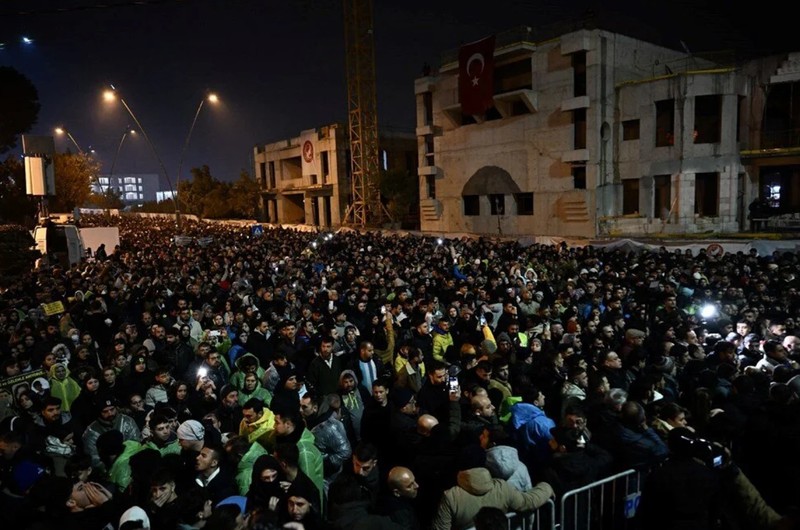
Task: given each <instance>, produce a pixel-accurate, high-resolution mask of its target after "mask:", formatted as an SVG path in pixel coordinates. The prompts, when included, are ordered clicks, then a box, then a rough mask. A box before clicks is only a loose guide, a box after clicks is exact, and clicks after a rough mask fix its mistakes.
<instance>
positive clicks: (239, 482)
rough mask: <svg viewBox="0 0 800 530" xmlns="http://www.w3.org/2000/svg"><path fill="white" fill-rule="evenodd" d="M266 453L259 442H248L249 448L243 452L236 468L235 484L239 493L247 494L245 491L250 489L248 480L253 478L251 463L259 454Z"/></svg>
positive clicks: (254, 461) (253, 462)
mask: <svg viewBox="0 0 800 530" xmlns="http://www.w3.org/2000/svg"><path fill="white" fill-rule="evenodd" d="M267 454H269V453H267V450H266V449H264V447H263V446H262V445H261V444H260V443H258V442H253V443H251V444H250V449H248V450H247V452H246V453H245V454H244V456H243V457H242V460H241V461H240V462H239V465H238V466H237V468H236V486H238V488H239V495H242V496H244V497H246V496H247V492H248V491H250V482H251V481H252V480H253V464H255V463H256V460H258V457H259V456H261V455H267Z"/></svg>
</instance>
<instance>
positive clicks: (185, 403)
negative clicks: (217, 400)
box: [167, 381, 194, 423]
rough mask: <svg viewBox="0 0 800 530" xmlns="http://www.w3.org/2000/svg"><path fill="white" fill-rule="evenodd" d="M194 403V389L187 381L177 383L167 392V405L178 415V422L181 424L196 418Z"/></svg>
mask: <svg viewBox="0 0 800 530" xmlns="http://www.w3.org/2000/svg"><path fill="white" fill-rule="evenodd" d="M193 402H194V400H193V399H192V388H191V387H190V386H189V383H187V382H186V381H175V384H174V385H172V386H171V387H170V388H169V390H167V404H168V405H169V406H170V407H172V408H173V409H174V410H175V411H176V412H177V413H178V421H179V422H181V423H183V422H184V421H186V420H190V419H192V418H193V417H194V414H193V413H192V405H193Z"/></svg>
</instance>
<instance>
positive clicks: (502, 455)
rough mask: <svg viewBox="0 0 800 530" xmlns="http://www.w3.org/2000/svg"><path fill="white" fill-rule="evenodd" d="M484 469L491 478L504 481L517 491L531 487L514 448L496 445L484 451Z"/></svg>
mask: <svg viewBox="0 0 800 530" xmlns="http://www.w3.org/2000/svg"><path fill="white" fill-rule="evenodd" d="M486 467H487V468H488V469H489V472H490V473H491V474H492V477H494V478H499V479H503V480H505V481H506V482H508V484H509V485H510V486H512V487H513V488H514V489H516V490H517V491H528V490H529V489H531V488H532V487H533V484H532V483H531V476H530V474H529V473H528V468H527V467H526V466H524V465H523V464H522V462H520V460H519V454H518V453H517V450H516V448H514V447H511V446H510V445H497V446H495V447H492V448H491V449H489V450H488V451H486Z"/></svg>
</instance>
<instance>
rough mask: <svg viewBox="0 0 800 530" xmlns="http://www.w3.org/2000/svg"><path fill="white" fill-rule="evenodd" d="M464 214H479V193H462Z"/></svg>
mask: <svg viewBox="0 0 800 530" xmlns="http://www.w3.org/2000/svg"><path fill="white" fill-rule="evenodd" d="M463 201H464V215H468V216H475V215H480V214H481V201H480V195H464V197H463Z"/></svg>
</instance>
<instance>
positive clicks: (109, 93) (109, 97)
mask: <svg viewBox="0 0 800 530" xmlns="http://www.w3.org/2000/svg"><path fill="white" fill-rule="evenodd" d="M110 87H111V88H110V89H109V90H106V91H105V92H104V93H103V97H104V98H105V100H106V101H113V100H115V99H119V101H120V103H122V106H123V107H125V110H126V111H127V112H128V115H129V116H130V117H131V119H132V120H133V121H134V123H135V124H136V127H137V128H138V129H139V130H140V131H141V132H142V136H144V139H145V141H146V142H147V145H149V146H150V150H151V151H153V156H155V157H156V160H157V161H158V165H159V166H160V167H161V171H162V172H163V173H164V177H166V179H167V184H168V185H169V189H170V191H171V192H172V200H173V201H174V202H175V222H176V223H177V224H178V229H180V212H179V210H178V201H177V200H176V196H175V188H174V187H173V186H172V179H170V178H169V173H168V172H167V168H166V167H164V162H163V161H162V160H161V157H160V156H159V155H158V151H156V146H155V145H153V142H152V141H150V137H149V136H148V135H147V131H146V130H145V128H144V127H142V124H141V122H139V119H138V118H137V117H136V115H135V114H134V113H133V110H131V108H130V107H129V106H128V103H127V102H126V101H125V99H124V98H123V97H122V96H121V95H120V94H119V92H118V91H117V89H116V87H114V85H110Z"/></svg>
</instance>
